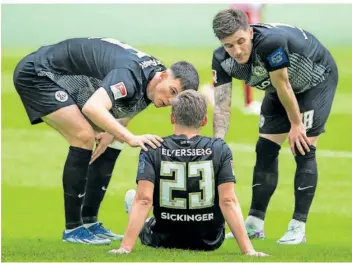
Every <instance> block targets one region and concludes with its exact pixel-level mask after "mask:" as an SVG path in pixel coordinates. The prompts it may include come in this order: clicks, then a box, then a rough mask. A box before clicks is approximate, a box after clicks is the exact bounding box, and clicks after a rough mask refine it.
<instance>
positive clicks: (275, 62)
mask: <svg viewBox="0 0 352 263" xmlns="http://www.w3.org/2000/svg"><path fill="white" fill-rule="evenodd" d="M267 60H268V62H269V64H270V66H272V67H279V66H281V65H283V64H285V63H287V62H288V58H287V55H286V53H285V51H284V50H283V48H282V47H279V48H278V49H276V50H275V51H274V52H273V53H271V55H270V56H268V57H267Z"/></svg>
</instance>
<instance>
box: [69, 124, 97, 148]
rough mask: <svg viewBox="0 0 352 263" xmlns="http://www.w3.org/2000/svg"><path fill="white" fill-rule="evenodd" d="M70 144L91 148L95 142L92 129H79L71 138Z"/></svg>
mask: <svg viewBox="0 0 352 263" xmlns="http://www.w3.org/2000/svg"><path fill="white" fill-rule="evenodd" d="M70 144H71V145H72V146H76V147H80V148H84V149H89V150H91V149H93V147H94V144H95V133H94V131H93V130H92V129H87V130H81V131H79V132H77V133H76V134H75V136H73V138H71V142H70Z"/></svg>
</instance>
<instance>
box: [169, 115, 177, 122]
mask: <svg viewBox="0 0 352 263" xmlns="http://www.w3.org/2000/svg"><path fill="white" fill-rule="evenodd" d="M170 120H171V123H172V124H175V123H176V121H175V116H174V114H173V113H171V115H170Z"/></svg>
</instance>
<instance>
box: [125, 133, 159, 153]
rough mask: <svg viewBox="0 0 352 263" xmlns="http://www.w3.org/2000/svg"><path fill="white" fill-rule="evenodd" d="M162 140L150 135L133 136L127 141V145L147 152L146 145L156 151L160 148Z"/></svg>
mask: <svg viewBox="0 0 352 263" xmlns="http://www.w3.org/2000/svg"><path fill="white" fill-rule="evenodd" d="M161 142H163V139H162V138H161V137H160V136H157V135H152V134H144V135H134V136H133V137H132V138H131V139H130V140H129V141H128V144H129V145H130V146H132V147H141V148H142V149H143V150H145V151H148V149H147V147H146V146H147V145H149V146H150V147H152V148H153V149H156V148H157V147H160V146H161Z"/></svg>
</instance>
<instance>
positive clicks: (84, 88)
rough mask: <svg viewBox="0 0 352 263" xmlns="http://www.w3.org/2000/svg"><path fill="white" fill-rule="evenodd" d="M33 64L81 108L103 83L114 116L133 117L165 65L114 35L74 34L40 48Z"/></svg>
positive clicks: (144, 102)
mask: <svg viewBox="0 0 352 263" xmlns="http://www.w3.org/2000/svg"><path fill="white" fill-rule="evenodd" d="M34 66H35V70H36V72H37V74H38V75H39V76H46V77H48V78H50V79H51V80H52V81H54V82H55V83H56V84H58V85H59V86H61V87H62V88H64V89H65V90H66V91H67V92H68V93H69V94H70V95H71V97H72V98H73V100H75V102H76V103H77V105H78V107H79V108H82V107H83V106H84V104H85V103H86V102H87V100H88V99H89V97H90V96H91V95H92V94H93V93H94V92H95V91H96V90H97V89H98V88H100V87H103V88H104V89H105V90H106V91H107V93H108V94H109V97H110V99H111V101H112V105H113V106H112V109H111V113H112V114H113V115H114V117H115V118H124V117H132V116H134V115H136V114H137V113H138V112H140V111H142V110H143V109H145V108H146V107H147V106H148V104H149V103H150V102H151V101H150V100H149V99H148V98H147V96H146V87H147V85H148V82H149V81H150V80H151V79H152V78H153V76H154V75H155V73H156V72H157V71H163V70H165V69H166V68H165V66H164V65H163V64H162V63H161V62H160V61H159V60H158V59H156V58H154V57H152V56H149V55H147V54H145V53H143V52H141V51H138V50H136V49H134V48H133V47H131V46H129V45H127V44H125V43H122V42H120V41H118V40H116V39H111V38H75V39H68V40H65V41H62V42H60V43H58V44H55V45H51V46H45V47H42V48H41V49H39V50H38V51H37V53H36V56H35V61H34Z"/></svg>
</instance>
